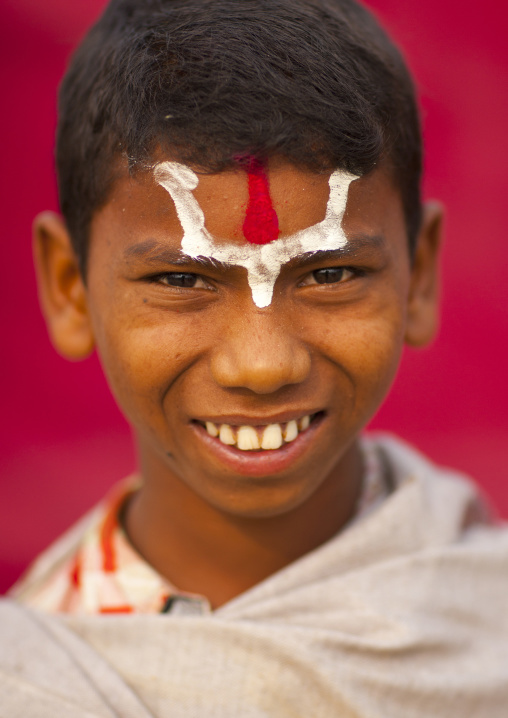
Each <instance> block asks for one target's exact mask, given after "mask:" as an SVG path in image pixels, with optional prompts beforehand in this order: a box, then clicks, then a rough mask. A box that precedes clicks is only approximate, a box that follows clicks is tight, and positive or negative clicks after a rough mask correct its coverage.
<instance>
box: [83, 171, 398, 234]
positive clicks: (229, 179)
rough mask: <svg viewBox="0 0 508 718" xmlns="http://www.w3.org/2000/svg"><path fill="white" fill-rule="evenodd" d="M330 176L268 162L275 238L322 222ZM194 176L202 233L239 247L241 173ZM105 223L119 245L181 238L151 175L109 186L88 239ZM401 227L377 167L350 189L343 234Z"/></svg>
mask: <svg viewBox="0 0 508 718" xmlns="http://www.w3.org/2000/svg"><path fill="white" fill-rule="evenodd" d="M330 174H331V173H330V172H327V173H322V174H316V173H315V172H310V171H306V170H302V169H300V168H296V167H295V166H293V165H291V164H289V163H286V162H283V161H277V162H273V163H270V165H269V168H268V171H267V176H268V179H269V191H270V197H271V200H272V204H273V207H274V209H275V211H276V213H277V216H278V221H279V230H280V237H281V238H284V237H285V236H289V235H292V234H294V233H296V232H298V231H300V230H302V229H306V228H308V227H311V226H313V225H314V224H317V223H318V222H321V221H322V220H323V218H324V215H325V211H326V206H327V202H328V198H329V189H330V188H329V179H330ZM196 175H197V178H198V184H197V186H196V188H195V189H194V190H193V192H192V194H193V196H194V197H195V198H196V201H197V202H198V204H199V206H200V208H201V209H202V211H203V213H204V216H205V224H206V229H207V230H208V231H209V232H210V233H211V234H212V235H213V236H214V238H215V240H216V241H217V242H221V241H222V240H224V241H228V242H231V241H233V242H238V243H242V242H245V237H244V234H243V229H242V226H243V222H244V219H245V213H246V209H247V206H248V203H249V189H248V175H247V172H246V171H245V170H243V169H241V168H239V169H234V170H226V171H224V172H220V173H216V174H206V173H200V172H199V171H196ZM105 222H107V223H109V224H111V225H115V226H123V230H124V235H123V236H124V240H125V241H128V240H129V237H131V238H132V237H133V236H134V235H136V236H138V235H139V234H146V233H151V234H152V235H157V237H159V235H161V234H163V235H164V236H165V237H166V239H167V240H168V241H170V240H172V239H174V240H175V241H177V242H178V243H179V242H180V241H181V239H182V235H183V230H182V227H181V224H180V222H179V219H178V216H177V214H176V210H175V206H174V203H173V201H172V199H171V197H170V195H169V194H168V192H167V191H166V190H165V189H164V188H163V187H161V186H160V185H159V184H158V183H157V181H156V180H155V179H154V176H153V172H151V171H150V172H143V173H138V174H136V175H135V176H129V175H128V174H127V173H125V175H124V176H123V177H120V178H119V179H118V180H117V181H116V182H115V184H114V186H113V189H112V192H111V194H110V197H109V200H108V202H107V203H106V205H105V206H104V207H103V208H102V209H101V210H100V211H99V212H97V214H96V215H95V216H94V220H93V222H92V238H93V236H94V233H95V231H96V230H97V231H99V230H100V228H101V227H102V226H103V225H104V223H105ZM401 222H402V224H403V223H404V218H403V212H402V203H401V199H400V195H399V192H398V190H397V189H396V187H395V185H394V183H393V181H392V179H391V175H390V173H389V171H388V170H387V169H384V168H383V167H381V168H380V169H378V170H375V171H374V172H372V173H370V174H369V175H368V176H365V177H362V178H360V179H359V180H357V181H355V182H353V183H352V184H351V186H350V189H349V196H348V202H347V207H346V214H345V216H344V227H345V229H346V232H347V233H350V232H353V233H354V232H356V233H368V232H370V231H372V232H376V233H380V232H390V229H391V228H392V227H393V226H394V225H396V224H400V223H401Z"/></svg>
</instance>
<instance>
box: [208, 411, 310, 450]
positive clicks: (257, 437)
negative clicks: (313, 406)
mask: <svg viewBox="0 0 508 718" xmlns="http://www.w3.org/2000/svg"><path fill="white" fill-rule="evenodd" d="M309 424H310V416H308V415H307V416H303V417H302V418H301V419H298V421H296V420H295V419H292V420H291V421H288V422H287V424H269V425H268V426H265V427H264V428H260V429H256V428H255V427H254V426H239V427H232V426H230V425H229V424H221V425H220V426H217V425H216V424H214V423H213V422H211V421H207V422H206V424H205V426H206V430H207V432H208V433H209V434H210V436H214V437H217V436H218V437H219V440H220V441H221V442H222V443H223V444H227V445H228V446H236V447H237V449H241V450H242V451H255V450H256V449H279V448H280V447H281V446H282V444H283V443H284V442H286V443H288V442H290V441H294V440H295V439H296V437H297V436H298V433H299V431H305V429H308V428H309Z"/></svg>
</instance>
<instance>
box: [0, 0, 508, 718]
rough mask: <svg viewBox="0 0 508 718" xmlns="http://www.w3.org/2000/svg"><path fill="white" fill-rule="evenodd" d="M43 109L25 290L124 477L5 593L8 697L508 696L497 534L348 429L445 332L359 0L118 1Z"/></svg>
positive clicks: (142, 704)
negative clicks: (44, 172)
mask: <svg viewBox="0 0 508 718" xmlns="http://www.w3.org/2000/svg"><path fill="white" fill-rule="evenodd" d="M60 110H61V112H60V126H59V135H58V147H57V164H58V171H59V185H60V198H61V205H62V211H63V215H64V218H65V222H63V221H62V220H60V219H59V218H58V217H56V216H54V215H51V214H44V215H42V216H40V217H39V218H38V220H37V222H36V263H37V267H38V275H39V281H40V296H41V302H42V306H43V310H44V313H45V316H46V318H47V322H48V327H49V331H50V334H51V337H52V340H53V343H54V344H55V346H56V348H57V349H58V351H60V352H61V353H62V354H64V355H65V356H67V357H69V358H73V359H79V358H82V357H84V356H86V355H87V354H88V353H90V352H91V351H92V350H93V348H94V347H97V349H98V352H99V355H100V357H101V360H102V363H103V366H104V370H105V373H106V376H107V378H108V381H109V383H110V386H111V388H112V390H113V392H114V394H115V396H116V398H117V400H118V403H119V405H120V406H121V408H122V410H123V411H124V413H125V415H126V416H127V418H128V419H129V421H130V422H131V424H132V425H133V427H134V430H135V434H136V439H137V443H138V448H139V456H140V478H139V479H138V480H134V481H129V482H128V483H127V484H126V485H125V486H123V487H120V488H119V489H118V490H117V492H116V494H115V495H114V496H113V497H112V498H110V499H109V500H107V502H106V504H105V505H103V506H101V507H99V508H98V509H96V510H95V511H94V512H93V513H92V514H91V515H89V516H88V517H86V518H85V520H84V522H82V523H81V524H80V525H79V526H77V527H76V528H75V529H73V530H72V531H71V532H70V533H69V534H68V535H66V536H65V537H63V539H61V541H60V542H58V543H57V544H56V545H55V546H54V547H53V548H51V549H50V550H49V551H48V552H46V553H45V554H43V556H42V557H41V558H40V559H39V560H38V562H37V563H36V565H35V566H34V568H33V569H32V571H31V572H30V573H29V574H28V576H27V577H26V578H25V579H24V580H22V581H21V582H20V584H19V585H18V586H17V588H16V589H15V591H14V596H15V598H16V599H17V600H18V602H19V603H20V604H24V605H25V606H27V607H28V610H23V609H21V608H19V607H18V606H16V605H13V604H10V603H7V604H6V605H5V606H4V607H3V609H2V610H3V623H4V626H5V631H4V634H5V635H6V641H5V646H6V649H5V652H4V655H3V656H2V667H3V669H4V671H5V675H6V678H5V685H6V691H5V692H6V694H7V696H8V700H10V701H11V703H10V704H9V705H10V712H9V715H14V714H15V711H18V712H19V714H23V715H27V710H31V709H32V708H33V705H34V702H35V701H36V702H37V705H38V706H42V705H44V707H45V708H44V709H45V710H46V713H47V714H51V715H57V714H61V715H64V714H65V715H68V714H69V710H72V715H79V714H80V713H79V712H78V711H81V712H82V714H83V715H85V714H93V715H95V714H97V715H113V714H114V715H131V714H132V715H172V716H173V715H176V716H179V715H181V716H184V715H185V716H190V715H192V716H194V715H196V716H229V715H231V716H233V715H235V716H236V715H252V716H262V715H277V716H286V715H288V716H289V715H316V716H337V715H340V716H379V715H380V716H390V718H393V717H396V716H405V717H407V716H412V715H414V716H429V715H432V716H450V715H458V714H460V715H470V716H486V715H488V716H489V717H490V716H502V715H504V714H505V712H506V708H505V705H506V703H505V701H506V698H507V697H508V696H507V693H508V668H507V666H508V662H507V660H506V659H507V657H508V648H507V645H506V638H507V633H508V630H507V629H508V617H507V612H506V608H505V605H506V597H507V594H508V591H507V589H508V586H507V578H506V568H507V558H508V538H507V534H506V531H505V530H504V529H502V528H497V527H494V526H492V525H491V524H490V521H489V518H488V515H487V512H486V510H485V509H484V507H483V505H482V503H481V500H480V499H479V497H478V495H477V493H476V490H475V489H474V487H473V486H472V485H471V484H470V483H469V482H467V481H466V480H464V479H462V478H459V477H457V476H454V475H451V474H449V473H446V472H443V471H440V470H438V469H436V468H435V467H433V466H431V465H429V464H428V463H427V462H426V461H425V460H424V459H422V458H421V457H420V456H418V455H416V454H415V453H414V452H412V451H411V450H410V449H408V448H407V447H404V446H402V445H401V444H400V443H399V442H397V441H395V440H388V439H377V440H372V439H366V438H359V434H360V432H361V430H362V428H363V427H364V426H365V425H366V424H367V422H368V421H369V419H370V418H371V416H372V415H373V414H374V412H375V411H376V410H377V408H378V407H379V405H380V403H381V401H382V399H383V398H384V396H385V395H386V393H387V392H388V390H389V387H390V385H391V382H392V380H393V377H394V375H395V372H396V370H397V366H398V362H399V359H400V353H401V350H402V346H403V344H404V342H407V343H409V344H411V345H414V346H420V345H423V344H425V343H426V342H428V341H429V340H430V339H431V338H432V335H433V332H434V328H435V323H436V258H437V252H438V248H439V240H440V233H441V210H440V208H439V207H438V206H434V205H431V206H426V207H425V208H423V209H422V207H421V202H420V194H419V182H420V172H421V141H420V130H419V123H418V113H417V110H416V104H415V100H414V93H413V89H412V85H411V81H410V79H409V77H408V75H407V71H406V69H405V67H404V65H403V63H402V60H401V59H400V56H399V54H398V52H397V50H396V49H395V48H394V47H393V46H392V44H391V43H390V41H389V40H388V39H387V38H386V36H385V35H384V34H383V32H382V31H381V30H380V29H379V27H378V26H377V25H376V23H375V22H374V20H373V19H372V18H371V17H370V15H369V14H368V13H367V12H366V11H365V10H364V9H363V8H361V7H360V6H358V5H356V3H355V2H352V0H319V1H318V0H316V1H313V2H311V1H310V0H279V1H278V2H273V1H272V2H249V1H248V0H227V1H224V2H222V1H218V0H216V1H211V0H208V1H207V0H182V1H181V2H176V1H174V2H168V1H163V0H161V1H159V2H142V1H141V0H137V1H133V0H118V1H116V2H115V1H114V2H112V3H111V4H110V6H109V7H108V9H107V11H106V13H105V14H104V16H103V18H102V19H101V20H100V21H99V23H98V24H97V25H96V26H95V28H94V29H92V31H91V33H90V34H89V36H88V38H87V39H86V40H85V42H84V43H83V44H82V46H81V48H80V49H79V50H78V52H77V54H76V56H75V58H74V61H73V63H72V65H71V68H70V70H69V72H68V74H67V76H66V79H65V80H64V83H63V86H62V91H61V108H60ZM33 609H37V610H35V611H34V610H33ZM39 611H43V613H40V612H39ZM45 614H64V617H61V616H60V617H55V616H51V615H45ZM104 614H107V615H104ZM115 614H116V615H115ZM125 614H128V615H125ZM164 614H167V615H164ZM70 705H72V709H71V708H69V706H70ZM27 707H28V708H27ZM57 711H60V713H57ZM63 711H66V713H64V712H63ZM86 711H88V713H86ZM106 711H109V713H107V712H106ZM33 714H34V715H35V714H36V713H33ZM40 714H42V709H41V713H40Z"/></svg>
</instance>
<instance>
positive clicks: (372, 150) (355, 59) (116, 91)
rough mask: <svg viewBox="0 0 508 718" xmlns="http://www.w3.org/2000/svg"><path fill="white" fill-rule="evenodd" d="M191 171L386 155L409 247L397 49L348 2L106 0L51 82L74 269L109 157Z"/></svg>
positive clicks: (345, 165)
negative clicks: (58, 78)
mask: <svg viewBox="0 0 508 718" xmlns="http://www.w3.org/2000/svg"><path fill="white" fill-rule="evenodd" d="M160 149H162V150H163V151H164V150H167V151H170V152H171V156H172V157H173V158H175V159H177V160H179V161H181V162H184V163H186V164H189V165H192V166H193V167H195V168H196V169H198V170H199V171H204V172H211V173H213V172H220V171H221V170H224V169H226V168H228V167H232V166H234V164H235V162H236V161H237V159H235V158H238V156H242V155H243V156H245V155H246V154H248V155H252V156H256V157H259V158H260V159H263V160H265V159H267V158H268V157H270V156H273V155H279V156H282V157H284V158H286V159H287V160H288V161H289V162H291V163H293V164H294V165H296V166H299V167H301V168H306V169H310V170H312V171H316V172H324V171H329V170H330V169H336V168H342V169H345V170H348V171H350V172H353V173H355V174H358V175H363V174H366V173H368V172H370V171H371V170H373V169H374V168H375V167H376V165H378V164H379V163H380V162H387V163H388V164H389V166H390V168H391V171H392V175H393V178H394V180H395V182H396V185H397V187H398V189H399V191H400V194H401V198H402V203H403V207H404V212H405V217H406V225H407V232H408V239H409V246H410V248H413V247H414V243H415V240H416V236H417V233H418V229H419V226H420V221H421V198H420V178H421V169H422V141H421V129H420V120H419V112H418V107H417V102H416V99H415V91H414V86H413V83H412V80H411V77H410V74H409V72H408V70H407V68H406V65H405V63H404V61H403V59H402V57H401V55H400V52H399V50H398V49H397V48H396V47H395V46H394V44H393V43H392V42H391V40H390V39H389V38H388V37H387V35H386V33H385V32H384V30H382V29H381V28H380V26H379V25H378V23H377V21H376V20H375V19H374V17H373V16H372V15H371V14H370V13H369V12H368V11H367V10H366V9H365V8H364V7H363V6H361V5H359V4H358V3H357V2H355V0H112V1H111V2H110V4H109V5H108V6H107V8H106V10H105V12H104V14H103V15H102V17H101V18H100V19H99V20H98V22H97V23H96V24H95V25H94V26H93V27H92V29H91V30H90V31H89V33H88V35H87V36H86V37H85V39H84V41H83V42H82V43H81V45H80V47H79V48H78V49H77V51H76V53H75V54H74V56H73V58H72V61H71V64H70V67H69V69H68V71H67V73H66V75H65V77H64V80H63V82H62V86H61V89H60V101H59V125H58V133H57V172H58V182H59V195H60V204H61V209H62V212H63V215H64V217H65V220H66V223H67V226H68V229H69V232H70V235H71V238H72V242H73V246H74V249H75V252H76V254H77V256H78V259H79V261H80V266H81V269H82V271H83V272H85V270H86V258H87V246H88V237H89V231H90V223H91V220H92V217H93V213H94V212H95V211H96V210H97V209H99V208H100V207H101V206H103V205H104V203H105V202H106V201H107V198H108V194H109V191H110V188H111V186H112V184H113V183H114V181H115V168H117V167H118V159H119V158H123V160H124V161H127V163H128V167H129V171H130V172H135V171H136V170H138V169H140V168H142V167H146V166H147V163H150V162H153V158H154V153H155V152H156V151H157V150H160Z"/></svg>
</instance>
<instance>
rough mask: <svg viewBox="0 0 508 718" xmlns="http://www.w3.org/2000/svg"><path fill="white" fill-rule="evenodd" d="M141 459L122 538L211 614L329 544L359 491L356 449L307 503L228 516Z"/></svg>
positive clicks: (151, 461)
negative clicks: (202, 600)
mask: <svg viewBox="0 0 508 718" xmlns="http://www.w3.org/2000/svg"><path fill="white" fill-rule="evenodd" d="M141 458H142V461H141V466H142V472H143V478H144V484H143V487H142V488H141V489H140V490H139V491H138V493H137V494H136V495H135V496H134V497H133V499H132V500H131V502H130V503H129V505H128V507H127V509H126V513H125V528H126V531H127V535H128V537H129V539H130V541H131V543H132V544H133V546H134V547H135V548H136V550H137V551H138V552H139V553H140V554H141V556H143V558H144V559H145V560H146V561H147V562H148V563H149V564H151V565H152V566H153V567H154V568H155V570H156V571H158V572H159V573H160V574H161V575H162V576H164V577H165V578H166V579H167V580H168V581H170V583H172V584H173V585H174V586H176V587H177V588H178V589H179V590H181V591H186V592H189V593H195V594H200V595H203V596H206V598H207V599H208V600H209V602H210V604H211V606H212V608H218V607H219V606H221V605H223V604H224V603H227V602H228V601H230V600H231V599H233V598H235V596H238V595H239V594H241V593H243V592H244V591H246V590H247V589H249V588H252V587H253V586H255V585H256V584H257V583H260V582H261V581H263V580H264V579H265V578H267V577H268V576H270V575H271V574H273V573H275V572H276V571H279V570H280V569H282V568H284V567H285V566H287V565H288V564H290V563H291V562H293V561H295V560H296V559H298V558H300V557H301V556H303V555H304V554H306V553H308V552H309V551H312V550H313V549H315V548H317V547H318V546H320V545H321V544H323V543H324V542H325V541H327V540H328V539H330V538H332V536H334V535H335V534H336V533H337V532H339V531H340V530H341V529H342V528H343V527H344V525H345V524H346V523H347V522H348V521H349V520H350V519H351V518H352V517H353V515H354V512H355V508H356V505H357V502H358V498H359V494H360V490H361V478H362V461H361V455H360V451H359V448H358V446H357V445H356V444H355V445H353V446H352V447H351V448H350V449H349V450H348V452H347V453H346V454H345V456H344V457H343V458H342V459H341V461H340V462H339V464H338V465H337V466H336V467H335V468H334V470H333V471H332V472H331V473H330V474H329V476H328V477H327V478H326V479H325V480H324V481H323V483H322V484H321V485H320V486H319V487H318V488H317V490H316V491H314V493H313V494H312V496H310V497H309V498H308V499H307V500H306V501H305V502H303V503H302V504H301V505H299V506H297V507H296V508H294V509H292V510H290V511H288V512H286V513H284V514H282V515H278V516H271V517H267V518H266V517H265V518H252V517H248V518H246V517H242V516H236V515H231V514H226V513H224V512H222V511H220V510H218V509H216V508H215V507H213V506H211V505H210V504H208V503H207V502H206V501H205V500H204V499H203V498H201V497H200V496H198V495H197V494H196V493H195V492H194V491H193V490H192V489H190V488H189V487H188V486H187V485H186V484H185V483H184V482H183V481H182V480H181V479H180V478H179V477H178V476H176V475H175V474H174V473H173V472H168V469H167V467H166V466H165V465H163V464H162V463H161V462H159V461H158V460H157V459H154V458H153V456H150V458H148V457H143V452H141Z"/></svg>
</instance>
